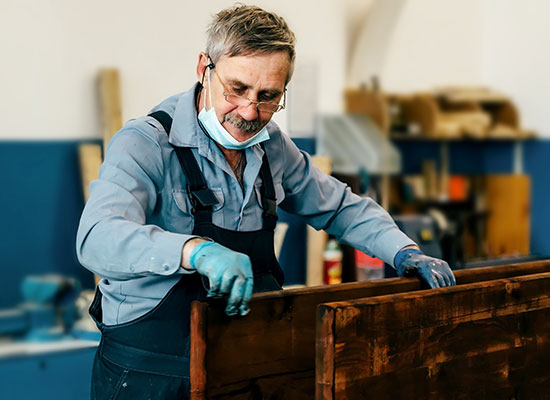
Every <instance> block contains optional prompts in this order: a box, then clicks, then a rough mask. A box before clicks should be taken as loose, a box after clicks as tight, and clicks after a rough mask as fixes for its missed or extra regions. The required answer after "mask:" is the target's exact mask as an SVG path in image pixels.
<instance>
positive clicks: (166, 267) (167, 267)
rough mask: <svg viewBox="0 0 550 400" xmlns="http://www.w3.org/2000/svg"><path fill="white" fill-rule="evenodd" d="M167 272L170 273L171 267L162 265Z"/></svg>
mask: <svg viewBox="0 0 550 400" xmlns="http://www.w3.org/2000/svg"><path fill="white" fill-rule="evenodd" d="M162 266H163V267H164V270H165V271H168V270H169V269H170V266H169V265H168V264H162Z"/></svg>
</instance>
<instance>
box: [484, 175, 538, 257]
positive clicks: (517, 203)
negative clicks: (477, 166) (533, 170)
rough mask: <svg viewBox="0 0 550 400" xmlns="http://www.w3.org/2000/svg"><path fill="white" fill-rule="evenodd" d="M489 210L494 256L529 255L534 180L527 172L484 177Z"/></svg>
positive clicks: (489, 238)
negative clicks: (532, 183)
mask: <svg viewBox="0 0 550 400" xmlns="http://www.w3.org/2000/svg"><path fill="white" fill-rule="evenodd" d="M485 187H486V203H487V209H488V210H489V218H488V220H487V241H488V245H489V251H490V253H491V254H492V255H511V254H512V255H515V254H520V255H527V254H529V237H530V219H531V210H530V206H531V181H530V178H529V176H527V175H490V176H487V177H486V178H485Z"/></svg>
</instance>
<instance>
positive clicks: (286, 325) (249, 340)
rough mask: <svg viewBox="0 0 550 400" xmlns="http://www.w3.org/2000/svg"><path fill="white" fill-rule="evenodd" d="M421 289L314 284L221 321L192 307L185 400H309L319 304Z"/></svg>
mask: <svg viewBox="0 0 550 400" xmlns="http://www.w3.org/2000/svg"><path fill="white" fill-rule="evenodd" d="M541 272H550V260H546V261H537V262H531V263H524V264H510V265H506V266H498V267H490V268H477V269H471V270H463V271H455V276H456V279H457V283H458V284H459V285H461V284H468V283H472V282H480V281H487V280H492V279H499V278H506V277H513V276H518V275H525V274H533V273H541ZM421 289H425V288H424V287H423V286H422V285H421V282H420V281H419V280H418V279H404V278H393V279H383V280H380V281H371V282H361V283H347V284H342V285H333V286H320V287H312V288H303V289H292V290H284V291H282V292H271V293H261V294H256V295H254V296H253V298H252V301H251V304H250V305H251V312H250V314H249V315H247V316H246V317H244V318H229V317H227V316H225V314H224V313H223V310H224V304H223V302H212V303H206V302H195V303H194V304H193V306H192V316H191V318H192V321H191V396H192V398H193V399H206V398H209V399H224V400H225V399H311V398H313V397H314V394H315V316H316V307H317V305H319V304H321V303H325V302H333V301H343V300H351V299H357V298H364V297H372V296H380V295H386V294H392V293H403V292H411V291H417V290H421Z"/></svg>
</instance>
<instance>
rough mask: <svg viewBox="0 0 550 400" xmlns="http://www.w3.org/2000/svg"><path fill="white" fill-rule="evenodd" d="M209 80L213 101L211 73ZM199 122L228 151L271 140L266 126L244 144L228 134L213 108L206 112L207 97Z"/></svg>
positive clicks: (209, 92) (210, 95)
mask: <svg viewBox="0 0 550 400" xmlns="http://www.w3.org/2000/svg"><path fill="white" fill-rule="evenodd" d="M207 79H208V97H209V98H210V99H212V91H211V90H210V71H208V77H207ZM210 102H212V100H210ZM199 121H200V122H201V123H202V125H203V127H204V129H206V132H208V136H210V137H211V138H212V139H214V140H215V141H216V142H218V143H219V144H220V145H221V146H223V147H225V148H226V149H232V150H241V149H246V148H248V147H252V146H254V145H255V144H258V143H261V142H265V141H266V140H268V139H269V133H268V132H267V129H266V127H265V126H264V127H263V128H262V129H260V130H259V131H258V132H257V133H256V134H255V135H254V136H252V137H251V138H250V139H247V140H245V141H244V142H239V141H238V140H237V139H235V138H234V137H233V136H231V134H230V133H229V132H227V130H226V129H225V128H224V127H223V125H222V124H221V123H220V121H219V120H218V116H217V115H216V110H214V107H213V106H211V107H210V109H209V110H208V111H207V110H206V96H205V97H204V107H203V108H202V110H201V111H200V113H199Z"/></svg>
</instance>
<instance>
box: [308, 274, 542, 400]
mask: <svg viewBox="0 0 550 400" xmlns="http://www.w3.org/2000/svg"><path fill="white" fill-rule="evenodd" d="M317 320H318V330H317V342H318V343H324V344H327V345H331V344H332V348H331V349H328V351H324V349H322V348H321V347H320V346H319V347H317V350H318V352H317V357H318V361H317V367H318V368H317V376H316V382H317V391H316V399H362V400H363V399H365V400H368V399H387V398H391V399H411V398H414V399H443V400H444V399H510V398H535V399H542V398H548V395H547V384H548V383H550V369H549V368H548V367H547V364H548V360H549V358H548V356H549V355H550V336H549V335H548V332H550V273H548V272H547V273H541V274H532V275H524V276H518V277H513V278H507V279H497V280H491V281H486V282H477V283H471V284H467V285H460V286H456V287H450V288H443V289H438V290H426V291H418V292H414V293H400V294H393V295H384V296H377V297H371V298H366V299H358V300H352V301H343V302H335V303H330V304H323V305H320V306H319V307H318V316H317ZM327 336H330V337H329V338H327Z"/></svg>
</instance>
